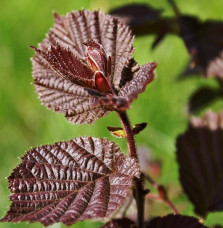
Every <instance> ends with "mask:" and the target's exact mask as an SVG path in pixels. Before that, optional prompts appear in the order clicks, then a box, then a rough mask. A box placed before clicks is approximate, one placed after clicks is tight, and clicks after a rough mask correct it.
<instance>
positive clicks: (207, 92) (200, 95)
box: [189, 87, 221, 113]
mask: <svg viewBox="0 0 223 228" xmlns="http://www.w3.org/2000/svg"><path fill="white" fill-rule="evenodd" d="M220 97H221V93H220V91H218V90H217V89H212V88H209V87H203V88H200V89H198V90H197V91H195V93H194V94H192V96H191V97H190V103H189V111H190V112H191V113H194V112H197V111H200V110H201V109H202V108H205V107H207V106H208V104H209V103H211V102H213V101H215V100H216V99H218V98H220Z"/></svg>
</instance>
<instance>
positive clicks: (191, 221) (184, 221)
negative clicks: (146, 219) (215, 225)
mask: <svg viewBox="0 0 223 228" xmlns="http://www.w3.org/2000/svg"><path fill="white" fill-rule="evenodd" d="M192 227H193V228H208V227H207V226H204V225H203V224H201V223H200V222H199V221H198V220H197V219H196V218H194V217H190V216H185V215H173V214H169V215H167V216H165V217H156V218H154V219H152V221H151V222H150V223H149V225H148V226H147V228H192Z"/></svg>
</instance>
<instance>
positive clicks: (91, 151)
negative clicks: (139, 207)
mask: <svg viewBox="0 0 223 228" xmlns="http://www.w3.org/2000/svg"><path fill="white" fill-rule="evenodd" d="M139 175H140V170H139V166H138V164H137V162H136V160H135V159H134V158H130V157H127V156H125V155H123V154H122V153H121V152H120V149H119V148H118V147H117V146H116V145H115V144H114V143H113V142H110V141H109V140H107V139H97V138H87V137H83V138H75V139H73V140H70V141H68V142H59V143H55V144H54V145H47V146H41V147H37V148H33V149H31V150H30V151H29V152H28V153H27V154H26V155H25V156H24V157H23V158H22V162H21V163H20V165H19V166H18V167H17V168H15V169H14V170H13V173H12V174H11V175H10V176H9V178H8V180H9V187H10V191H11V195H10V200H11V201H12V205H11V207H10V210H9V211H8V213H7V215H6V216H5V217H4V218H3V219H2V220H1V221H13V222H19V221H24V220H28V221H30V222H37V221H38V222H41V223H42V224H44V225H45V226H47V225H50V224H53V223H55V222H63V223H64V224H66V225H71V224H73V223H75V222H76V221H78V220H85V219H91V218H103V217H107V216H110V215H111V214H112V213H113V212H114V211H115V210H116V209H118V207H119V206H120V205H121V203H122V202H123V200H124V199H125V198H126V197H127V196H128V194H129V193H130V192H131V189H132V186H133V178H134V177H139Z"/></svg>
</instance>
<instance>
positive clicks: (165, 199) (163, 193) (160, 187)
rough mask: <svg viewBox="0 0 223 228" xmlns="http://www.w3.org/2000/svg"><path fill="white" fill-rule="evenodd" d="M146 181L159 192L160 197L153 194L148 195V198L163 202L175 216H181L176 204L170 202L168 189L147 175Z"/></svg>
mask: <svg viewBox="0 0 223 228" xmlns="http://www.w3.org/2000/svg"><path fill="white" fill-rule="evenodd" d="M145 179H146V180H147V181H148V182H149V183H150V184H151V185H152V186H153V187H154V188H155V189H156V190H157V191H158V193H159V195H154V194H151V193H148V194H147V195H146V198H149V199H153V200H161V201H163V202H164V203H166V204H167V205H168V206H169V207H170V208H171V210H172V211H173V212H174V214H180V213H179V211H178V210H177V208H176V207H175V206H174V204H173V203H172V202H171V201H170V200H169V197H168V194H167V191H166V188H165V187H164V186H163V185H159V184H158V183H156V182H155V181H154V180H153V179H152V178H151V177H150V176H148V175H145Z"/></svg>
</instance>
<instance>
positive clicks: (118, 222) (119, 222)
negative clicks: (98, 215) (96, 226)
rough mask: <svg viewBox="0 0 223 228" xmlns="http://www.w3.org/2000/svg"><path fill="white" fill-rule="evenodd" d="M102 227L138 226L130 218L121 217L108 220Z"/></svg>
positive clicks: (133, 227)
mask: <svg viewBox="0 0 223 228" xmlns="http://www.w3.org/2000/svg"><path fill="white" fill-rule="evenodd" d="M101 228H137V226H136V224H135V223H134V222H133V221H132V220H130V219H128V218H121V219H112V220H111V221H110V222H107V223H106V224H105V225H103V226H102V227H101Z"/></svg>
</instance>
